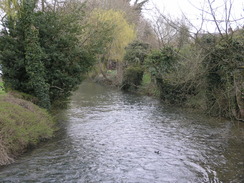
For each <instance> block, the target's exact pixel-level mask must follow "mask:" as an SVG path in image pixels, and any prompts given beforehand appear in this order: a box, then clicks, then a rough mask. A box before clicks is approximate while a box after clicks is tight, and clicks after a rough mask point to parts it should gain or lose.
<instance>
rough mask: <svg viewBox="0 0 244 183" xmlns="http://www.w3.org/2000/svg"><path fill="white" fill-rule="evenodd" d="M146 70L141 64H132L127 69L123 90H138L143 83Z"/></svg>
mask: <svg viewBox="0 0 244 183" xmlns="http://www.w3.org/2000/svg"><path fill="white" fill-rule="evenodd" d="M143 73H144V70H143V68H142V67H139V66H131V67H128V68H127V69H126V70H125V73H124V77H123V82H122V87H121V89H122V90H136V89H137V88H138V86H139V85H141V82H142V78H143Z"/></svg>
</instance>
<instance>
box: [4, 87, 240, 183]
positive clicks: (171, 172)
mask: <svg viewBox="0 0 244 183" xmlns="http://www.w3.org/2000/svg"><path fill="white" fill-rule="evenodd" d="M58 118H59V119H60V120H59V123H60V126H61V129H60V130H59V132H58V134H57V136H56V137H55V138H54V139H52V140H50V141H49V142H47V143H44V144H42V145H40V146H39V147H38V148H36V149H34V150H32V151H30V152H28V153H26V154H24V155H23V156H22V157H20V158H19V159H18V160H17V161H16V162H15V163H14V164H12V165H9V166H5V167H3V168H1V169H0V182H1V183H2V182H3V183H8V182H13V183H18V182H20V183H31V182H33V183H34V182H46V183H52V182H53V183H54V182H55V183H56V182H57V183H65V182H67V183H69V182H71V183H72V182H74V183H76V182H77V183H97V182H105V183H110V182H111V183H164V182H165V183H167V182H169V183H171V182H172V183H187V182H192V183H198V182H199V183H204V182H213V183H218V182H224V183H225V182H226V183H229V182H233V183H241V182H244V142H243V139H244V124H243V123H237V122H232V121H228V120H221V119H216V118H210V117H206V116H204V115H199V114H197V113H194V112H189V111H186V110H183V109H179V108H174V107H168V106H165V105H164V104H163V103H161V102H159V101H158V100H156V99H153V98H150V97H145V96H138V95H135V94H128V93H123V92H121V91H118V90H114V89H110V88H108V87H104V86H101V85H98V84H95V83H91V82H84V83H83V84H82V85H81V86H80V88H79V89H78V90H77V91H76V92H75V93H74V95H73V96H72V100H71V103H70V107H69V108H68V109H67V110H64V111H62V112H60V113H59V114H58Z"/></svg>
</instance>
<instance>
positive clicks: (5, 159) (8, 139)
mask: <svg viewBox="0 0 244 183" xmlns="http://www.w3.org/2000/svg"><path fill="white" fill-rule="evenodd" d="M53 132H54V120H53V119H52V117H51V116H50V115H49V114H48V113H47V112H46V111H45V110H43V109H40V108H39V107H38V106H36V105H34V104H33V103H31V102H28V101H26V100H22V99H19V98H16V97H14V96H12V95H10V94H7V93H6V94H2V95H0V165H5V164H9V163H11V162H13V160H14V158H15V157H17V156H18V155H19V154H21V153H23V152H24V151H26V149H27V148H28V147H29V146H30V145H36V144H37V143H38V142H40V141H41V140H43V139H48V138H50V137H52V135H53Z"/></svg>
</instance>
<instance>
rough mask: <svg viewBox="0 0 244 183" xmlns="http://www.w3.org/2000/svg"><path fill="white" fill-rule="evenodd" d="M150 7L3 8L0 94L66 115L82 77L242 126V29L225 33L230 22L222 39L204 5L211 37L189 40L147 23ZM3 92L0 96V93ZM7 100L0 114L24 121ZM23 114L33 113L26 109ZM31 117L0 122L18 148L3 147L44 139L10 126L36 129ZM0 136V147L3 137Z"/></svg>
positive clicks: (41, 4) (189, 35)
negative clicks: (210, 23)
mask: <svg viewBox="0 0 244 183" xmlns="http://www.w3.org/2000/svg"><path fill="white" fill-rule="evenodd" d="M148 1H149V0H144V1H130V0H128V1H124V0H106V1H105V0H104V1H103V0H99V1H98V0H88V1H86V2H85V3H84V2H83V1H79V0H66V1H62V2H59V1H52V2H49V1H45V0H41V1H38V0H18V1H17V0H1V1H0V8H1V10H2V11H3V12H4V16H2V22H1V23H2V30H1V35H0V68H1V71H2V74H1V76H2V79H3V82H4V87H5V90H6V91H18V92H23V93H25V94H26V96H28V97H27V98H26V99H28V100H31V101H32V102H34V103H35V104H37V105H38V106H39V107H41V108H44V109H47V110H50V109H51V107H53V106H55V107H60V106H64V105H63V103H64V102H66V101H67V100H68V98H69V96H70V95H71V94H72V91H74V90H75V89H76V88H77V87H78V85H79V84H80V83H81V82H82V80H83V79H84V77H85V76H86V75H87V73H89V75H90V76H93V77H95V78H103V80H105V81H107V82H108V83H110V84H111V83H112V84H114V85H116V86H119V87H120V88H121V89H123V90H129V91H139V92H144V93H146V94H149V95H156V96H158V97H160V98H161V99H162V100H163V101H164V102H165V103H168V104H173V105H180V106H187V107H192V108H196V109H201V110H202V111H205V112H206V113H208V114H211V115H214V116H225V117H228V118H235V119H238V120H244V70H243V67H244V66H243V65H244V30H243V28H240V27H237V28H236V29H235V30H234V31H233V30H232V29H231V30H230V31H228V30H227V28H228V26H230V25H231V22H238V20H236V21H234V20H233V21H231V20H230V19H225V20H224V22H225V25H226V26H225V29H224V30H221V29H220V28H221V26H220V23H221V22H220V23H219V22H218V21H216V17H215V14H213V13H212V14H211V12H214V9H213V5H214V4H211V2H209V5H210V6H209V7H210V10H211V11H210V13H209V15H212V18H213V20H212V21H213V22H214V23H215V25H216V28H217V30H218V32H217V33H212V34H211V33H205V32H203V31H202V30H197V32H195V33H193V32H190V30H192V29H193V28H194V26H193V25H192V24H190V23H189V24H187V23H186V21H185V20H184V21H182V22H181V21H179V20H171V19H169V18H168V17H167V16H165V15H164V14H161V13H159V18H158V19H157V20H156V21H155V22H153V23H149V22H148V21H147V20H145V19H144V18H143V16H142V14H141V11H142V8H143V5H145V4H146V3H147V2H148ZM132 2H133V3H132ZM212 3H213V2H212ZM225 3H227V1H225ZM225 5H227V4H225ZM228 8H229V9H228ZM230 13H231V6H230V7H229V6H226V8H225V12H223V14H226V17H229V18H230V17H232V16H230ZM2 85H3V84H2V83H0V94H4V93H5V91H3V89H2V88H3V86H2ZM13 100H15V99H13V98H12V97H11V96H9V95H2V96H1V100H0V103H1V107H2V108H1V111H0V112H2V111H7V110H9V111H12V109H13V110H16V111H22V112H21V114H22V113H23V114H24V113H25V111H23V110H25V109H24V108H25V107H23V106H22V108H21V107H20V106H18V105H22V102H20V101H19V99H16V100H15V101H16V102H15V103H17V105H16V104H11V101H13ZM6 101H8V103H6ZM12 105H15V106H12ZM27 106H29V104H28V105H27ZM10 108H12V109H11V110H10ZM27 110H29V112H30V111H31V112H33V111H32V107H31V109H30V108H29V107H27ZM12 112H13V111H12ZM13 113H17V114H18V112H13ZM4 114H5V113H4ZM6 114H8V113H6ZM30 115H32V114H27V113H26V116H30ZM38 115H39V112H38V114H37V115H36V116H35V117H34V116H33V119H34V121H29V119H24V118H23V119H21V120H20V119H18V117H17V116H15V117H14V118H13V120H15V121H11V120H12V119H11V120H10V119H8V118H10V117H9V116H4V115H1V117H2V118H1V119H0V120H1V121H0V122H1V124H0V125H1V126H0V130H1V131H2V129H5V128H6V129H7V127H5V125H7V124H8V125H9V124H10V123H11V125H12V124H13V127H11V128H12V130H13V133H15V134H16V139H18V140H16V139H15V140H16V141H15V140H13V141H11V140H10V141H11V142H10V141H9V140H6V141H5V142H4V143H6V144H7V146H8V144H12V145H13V146H15V145H14V144H16V143H19V141H21V143H22V142H23V141H24V142H27V144H28V143H31V144H32V143H35V142H36V138H37V136H38V137H41V138H42V137H44V138H45V136H50V134H51V132H50V133H49V132H48V131H47V134H46V135H42V132H39V131H38V129H39V127H40V126H38V125H37V126H34V127H33V126H28V125H27V126H26V127H24V128H27V131H25V130H24V129H21V128H20V129H19V130H20V131H19V130H17V129H16V128H15V127H14V125H15V123H16V124H17V123H18V120H20V121H25V122H27V124H34V123H35V122H37V121H39V122H38V124H40V125H41V124H42V120H41V119H39V117H38ZM19 117H23V116H22V115H20V116H19ZM47 118H48V117H47ZM48 119H49V118H48ZM50 121H51V122H50V124H49V125H50V126H52V120H50ZM8 122H9V123H8ZM46 127H47V126H45V125H44V126H43V127H40V128H42V130H43V129H46ZM11 128H9V129H8V131H11ZM28 130H30V131H28ZM36 130H37V131H36ZM42 130H41V131H42ZM32 131H33V132H35V135H36V136H35V137H32V135H31V133H32ZM19 133H23V134H25V135H26V136H25V137H23V138H26V139H29V140H26V139H22V137H20V136H18V134H19ZM1 135H2V136H4V138H5V139H8V137H7V136H6V135H7V134H5V135H4V134H1ZM29 135H31V138H28V136H29ZM1 139H2V138H1ZM1 143H2V144H3V142H0V148H1V145H2V144H1ZM11 148H12V147H10V146H9V148H8V149H10V151H11ZM0 154H1V153H0Z"/></svg>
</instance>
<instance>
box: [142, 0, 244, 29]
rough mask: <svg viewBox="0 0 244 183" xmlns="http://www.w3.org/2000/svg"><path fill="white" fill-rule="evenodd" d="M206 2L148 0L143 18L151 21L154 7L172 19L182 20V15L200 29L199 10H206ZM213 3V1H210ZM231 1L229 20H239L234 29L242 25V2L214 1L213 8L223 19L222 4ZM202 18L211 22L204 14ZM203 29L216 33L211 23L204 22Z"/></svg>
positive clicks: (243, 22)
mask: <svg viewBox="0 0 244 183" xmlns="http://www.w3.org/2000/svg"><path fill="white" fill-rule="evenodd" d="M205 1H206V0H149V3H148V4H147V5H146V7H145V10H144V11H143V13H144V16H145V17H146V18H148V19H152V17H153V16H155V15H156V13H155V9H154V7H157V8H158V9H159V10H160V11H161V13H163V14H164V15H170V16H171V17H172V18H176V17H178V18H182V17H183V16H182V14H184V15H185V16H186V17H187V18H188V19H189V20H190V21H191V22H192V23H193V24H194V25H196V26H198V27H200V25H201V20H202V16H201V14H202V12H201V11H200V10H199V9H205V10H207V4H206V3H204V2H205ZM211 1H213V0H211ZM224 1H229V2H230V1H231V2H233V3H232V13H231V19H233V20H234V19H241V18H242V19H241V20H239V21H238V22H232V23H231V25H230V26H231V27H232V28H233V29H235V28H236V27H237V26H239V27H243V25H244V0H215V2H214V4H213V6H214V7H219V8H218V10H217V11H216V12H215V13H216V16H217V18H218V19H223V15H224V13H223V10H224V9H223V2H224ZM204 18H205V19H208V20H212V17H210V16H207V14H206V13H204ZM203 29H204V30H205V31H206V32H207V31H208V32H216V31H217V30H216V26H215V25H214V24H213V23H211V21H208V22H207V21H206V23H205V24H204V26H203Z"/></svg>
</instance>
